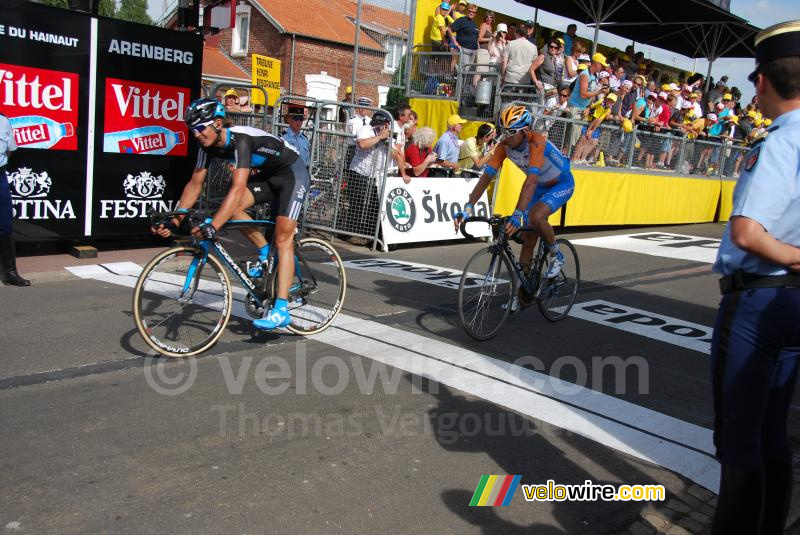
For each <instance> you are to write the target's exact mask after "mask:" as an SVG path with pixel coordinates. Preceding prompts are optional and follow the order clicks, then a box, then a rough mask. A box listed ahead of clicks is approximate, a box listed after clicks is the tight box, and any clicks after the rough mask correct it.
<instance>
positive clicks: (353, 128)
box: [347, 114, 371, 136]
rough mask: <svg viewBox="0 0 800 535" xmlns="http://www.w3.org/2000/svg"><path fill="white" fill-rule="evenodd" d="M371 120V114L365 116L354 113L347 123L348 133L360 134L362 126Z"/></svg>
mask: <svg viewBox="0 0 800 535" xmlns="http://www.w3.org/2000/svg"><path fill="white" fill-rule="evenodd" d="M370 120H371V118H370V116H369V115H364V116H363V117H362V116H361V115H358V114H356V115H354V116H353V117H351V118H350V121H348V123H347V133H348V134H353V135H354V136H355V135H358V132H359V130H361V128H362V127H364V126H367V125H368V124H369V122H370Z"/></svg>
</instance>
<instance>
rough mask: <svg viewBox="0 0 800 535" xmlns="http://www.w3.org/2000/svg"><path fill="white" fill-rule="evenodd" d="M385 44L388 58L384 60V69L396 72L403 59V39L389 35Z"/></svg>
mask: <svg viewBox="0 0 800 535" xmlns="http://www.w3.org/2000/svg"><path fill="white" fill-rule="evenodd" d="M385 46H386V58H385V59H384V61H383V69H384V70H385V71H387V72H394V71H395V70H397V69H398V68H399V67H400V61H401V60H402V59H403V41H401V40H400V39H394V38H391V37H387V38H386V45H385Z"/></svg>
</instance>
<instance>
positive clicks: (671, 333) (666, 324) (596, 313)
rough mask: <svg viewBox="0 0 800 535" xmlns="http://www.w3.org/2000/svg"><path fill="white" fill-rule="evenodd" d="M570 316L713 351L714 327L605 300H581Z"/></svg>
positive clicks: (693, 347) (661, 340)
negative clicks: (712, 336)
mask: <svg viewBox="0 0 800 535" xmlns="http://www.w3.org/2000/svg"><path fill="white" fill-rule="evenodd" d="M569 315H570V316H573V317H575V318H580V319H582V320H586V321H591V322H592V323H597V324H599V325H605V326H606V327H612V328H614V329H619V330H621V331H626V332H629V333H634V334H638V335H639V336H645V337H647V338H652V339H653V340H658V341H659V342H667V343H668V344H674V345H676V346H679V347H686V348H689V349H693V350H695V351H699V352H700V353H705V354H710V353H711V335H712V333H713V331H714V329H713V328H711V327H706V326H705V325H700V324H699V323H692V322H691V321H684V320H681V319H678V318H673V317H670V316H664V315H662V314H656V313H654V312H648V311H647V310H642V309H639V308H633V307H629V306H627V305H620V304H619V303H611V302H609V301H604V300H602V299H597V300H595V301H587V302H585V303H577V304H575V305H574V306H573V307H572V310H570V311H569Z"/></svg>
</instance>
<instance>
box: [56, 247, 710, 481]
mask: <svg viewBox="0 0 800 535" xmlns="http://www.w3.org/2000/svg"><path fill="white" fill-rule="evenodd" d="M129 264H130V263H124V265H123V266H120V267H121V268H122V270H124V273H123V272H122V271H120V272H119V273H115V272H114V270H115V268H116V265H115V264H104V265H102V266H97V265H96V266H81V267H80V268H77V269H76V268H70V271H71V272H72V273H74V274H75V275H77V276H79V277H82V278H87V279H93V278H97V279H98V280H102V281H104V282H110V283H115V284H121V285H123V286H128V287H132V286H133V285H134V283H135V276H136V274H135V273H134V269H133V267H132V266H130V265H129ZM134 265H135V264H134ZM137 268H138V266H137ZM242 312H243V311H242ZM234 313H235V314H237V315H240V314H239V313H237V311H236V310H234ZM242 317H246V316H242ZM309 338H310V339H313V340H316V341H319V342H322V343H325V344H328V345H331V346H334V347H337V348H339V349H342V350H344V351H347V352H349V353H353V354H356V355H361V356H363V357H367V358H369V359H372V360H374V361H377V362H382V363H384V364H386V365H389V366H393V367H395V368H398V369H401V370H403V371H406V372H408V373H411V374H413V375H416V376H420V377H425V378H427V379H430V380H432V381H436V382H438V383H441V384H444V385H446V386H449V387H452V388H456V389H458V390H461V391H462V392H465V393H468V394H471V395H474V396H477V397H480V398H483V399H485V400H487V401H490V402H492V403H495V404H497V405H500V406H502V407H505V408H507V409H510V410H513V411H515V412H518V413H520V414H523V415H526V416H529V417H531V418H535V419H537V420H540V421H544V422H547V423H549V424H551V425H554V426H556V427H559V428H562V429H565V430H568V431H571V432H574V433H576V434H579V435H581V436H584V437H586V438H588V439H590V440H593V441H595V442H598V443H600V444H603V445H605V446H607V447H610V448H613V449H616V450H618V451H621V452H624V453H627V454H629V455H633V456H635V457H637V458H639V459H644V460H646V461H649V462H652V463H655V464H657V465H660V466H663V467H665V468H668V469H670V470H673V471H675V472H677V473H679V474H681V475H683V476H685V477H687V478H689V479H691V480H692V481H695V482H697V483H698V484H700V485H702V486H704V487H706V488H708V489H710V490H712V491H715V492H716V489H717V485H718V481H719V464H718V463H717V461H716V460H715V459H714V458H713V444H712V437H711V431H710V430H708V429H705V428H703V427H700V426H697V425H694V424H691V423H688V422H684V421H682V420H679V419H677V418H673V417H671V416H668V415H665V414H661V413H659V412H656V411H653V410H650V409H647V408H645V407H641V406H639V405H636V404H633V403H630V402H627V401H624V400H621V399H619V398H616V397H613V396H608V395H606V394H602V393H600V392H597V391H595V390H592V389H589V388H585V387H581V386H579V385H575V384H572V383H569V382H567V381H562V380H560V379H557V378H553V377H551V376H549V375H547V374H545V373H541V372H537V371H534V370H530V369H527V368H524V367H522V366H518V365H515V364H511V363H507V362H504V361H501V360H498V359H495V358H492V357H489V356H487V355H483V354H481V353H477V352H474V351H470V350H468V349H465V348H463V347H458V346H456V345H453V344H449V343H446V342H442V341H439V340H436V339H432V338H427V337H425V336H422V335H419V334H415V333H411V332H407V331H404V330H402V329H398V328H396V327H391V326H388V325H383V324H381V323H377V322H374V321H369V320H364V319H360V318H356V317H352V316H347V315H344V314H339V316H338V317H337V320H336V322H335V323H334V325H333V326H332V327H331V328H329V329H328V330H326V331H324V332H322V333H320V334H318V335H314V336H311V337H309Z"/></svg>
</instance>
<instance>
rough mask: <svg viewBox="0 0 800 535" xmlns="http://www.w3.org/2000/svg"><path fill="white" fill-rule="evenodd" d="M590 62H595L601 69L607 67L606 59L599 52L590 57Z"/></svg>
mask: <svg viewBox="0 0 800 535" xmlns="http://www.w3.org/2000/svg"><path fill="white" fill-rule="evenodd" d="M592 61H596V62H597V63H599V64H600V65H602V66H603V67H608V63H606V57H605V56H604V55H603V54H601V53H600V52H597V53H595V54H594V55H593V56H592Z"/></svg>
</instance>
